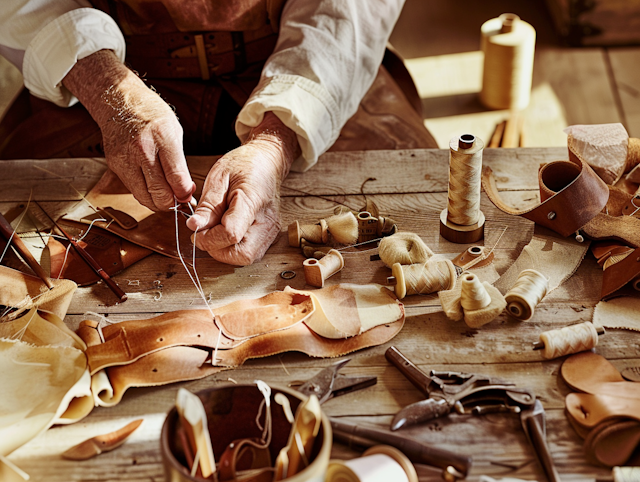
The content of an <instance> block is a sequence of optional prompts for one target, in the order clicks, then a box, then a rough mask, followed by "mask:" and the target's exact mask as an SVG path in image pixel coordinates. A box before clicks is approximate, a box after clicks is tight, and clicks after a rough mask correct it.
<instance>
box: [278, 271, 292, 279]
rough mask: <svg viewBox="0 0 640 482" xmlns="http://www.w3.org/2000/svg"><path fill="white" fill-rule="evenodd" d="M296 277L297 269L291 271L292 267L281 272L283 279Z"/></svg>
mask: <svg viewBox="0 0 640 482" xmlns="http://www.w3.org/2000/svg"><path fill="white" fill-rule="evenodd" d="M295 277H296V272H295V271H291V270H290V269H288V270H286V271H283V272H282V273H280V278H282V279H293V278H295Z"/></svg>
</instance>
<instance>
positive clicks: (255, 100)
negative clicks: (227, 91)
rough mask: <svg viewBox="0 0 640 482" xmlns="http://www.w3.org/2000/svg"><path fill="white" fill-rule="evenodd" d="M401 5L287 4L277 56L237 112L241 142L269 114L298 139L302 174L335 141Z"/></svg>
mask: <svg viewBox="0 0 640 482" xmlns="http://www.w3.org/2000/svg"><path fill="white" fill-rule="evenodd" d="M403 4H404V0H319V1H311V0H288V1H287V3H286V5H285V8H284V10H283V12H282V18H281V22H280V33H279V36H278V43H277V45H276V48H275V51H274V53H273V54H272V55H271V57H269V59H268V60H267V63H266V64H265V67H264V69H263V71H262V76H261V79H260V83H259V84H258V86H257V87H256V89H255V90H254V91H253V93H252V94H251V97H250V98H249V100H248V101H247V103H246V104H245V106H244V107H243V108H242V110H241V111H240V114H239V116H238V120H237V122H236V132H237V134H238V136H239V137H240V139H241V140H243V141H244V140H245V139H246V138H247V136H248V134H249V132H250V130H251V128H252V127H255V126H257V125H258V124H260V122H262V118H263V116H264V114H265V113H266V112H269V111H272V112H273V113H274V114H276V115H277V116H278V117H279V118H280V120H281V121H282V122H283V123H284V124H285V125H286V126H287V127H289V128H290V129H292V130H293V131H294V132H295V133H296V134H297V136H298V142H299V143H300V147H301V148H302V158H300V159H297V160H296V161H295V162H294V163H293V166H292V170H294V171H305V170H307V169H309V168H310V167H311V166H312V165H314V164H315V163H316V161H317V159H318V156H320V155H321V154H322V153H324V152H325V151H326V150H327V149H328V148H329V147H331V145H332V144H333V143H334V142H335V140H336V139H337V138H338V135H339V134H340V130H341V129H342V127H343V126H344V124H345V123H346V122H347V120H349V118H350V117H351V116H352V115H353V114H354V113H355V112H356V110H357V109H358V105H359V104H360V101H361V100H362V98H363V97H364V95H365V94H366V92H367V90H368V89H369V87H371V84H372V83H373V81H374V79H375V77H376V75H377V73H378V67H379V65H380V63H381V62H382V57H383V55H384V49H385V46H386V44H387V41H388V39H389V36H390V35H391V30H392V28H393V26H394V24H395V22H396V20H397V19H398V16H399V15H400V10H401V9H402V5H403Z"/></svg>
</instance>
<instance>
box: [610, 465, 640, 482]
mask: <svg viewBox="0 0 640 482" xmlns="http://www.w3.org/2000/svg"><path fill="white" fill-rule="evenodd" d="M612 475H613V482H638V481H639V480H640V467H614V468H613V471H612Z"/></svg>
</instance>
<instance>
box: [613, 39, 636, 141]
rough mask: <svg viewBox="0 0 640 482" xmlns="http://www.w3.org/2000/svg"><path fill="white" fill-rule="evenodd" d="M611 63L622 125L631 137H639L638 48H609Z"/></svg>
mask: <svg viewBox="0 0 640 482" xmlns="http://www.w3.org/2000/svg"><path fill="white" fill-rule="evenodd" d="M607 54H608V56H609V60H610V62H611V70H612V75H613V78H614V81H615V87H616V89H617V93H618V97H619V99H620V108H621V109H622V113H623V116H624V125H625V127H626V128H627V132H628V133H629V135H630V136H632V137H640V90H639V89H638V80H637V79H638V75H640V48H638V47H632V48H611V49H608V50H607Z"/></svg>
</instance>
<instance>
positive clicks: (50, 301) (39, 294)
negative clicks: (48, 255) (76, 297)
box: [0, 266, 77, 318]
mask: <svg viewBox="0 0 640 482" xmlns="http://www.w3.org/2000/svg"><path fill="white" fill-rule="evenodd" d="M51 282H52V283H53V286H54V288H53V289H52V290H49V289H48V288H47V287H46V285H45V284H44V283H43V282H42V280H41V279H40V278H38V277H36V276H31V275H28V274H25V273H22V272H20V271H16V270H14V269H11V268H7V267H6V266H0V286H2V289H1V290H0V305H5V306H11V307H14V308H23V309H29V308H32V307H34V306H37V307H38V308H40V309H41V310H46V311H50V312H51V313H53V314H55V315H56V316H58V317H59V318H64V317H65V315H66V314H67V309H68V308H69V303H71V298H72V297H73V293H74V292H75V290H76V288H77V286H76V284H75V283H74V282H73V281H69V280H64V279H61V280H51Z"/></svg>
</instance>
